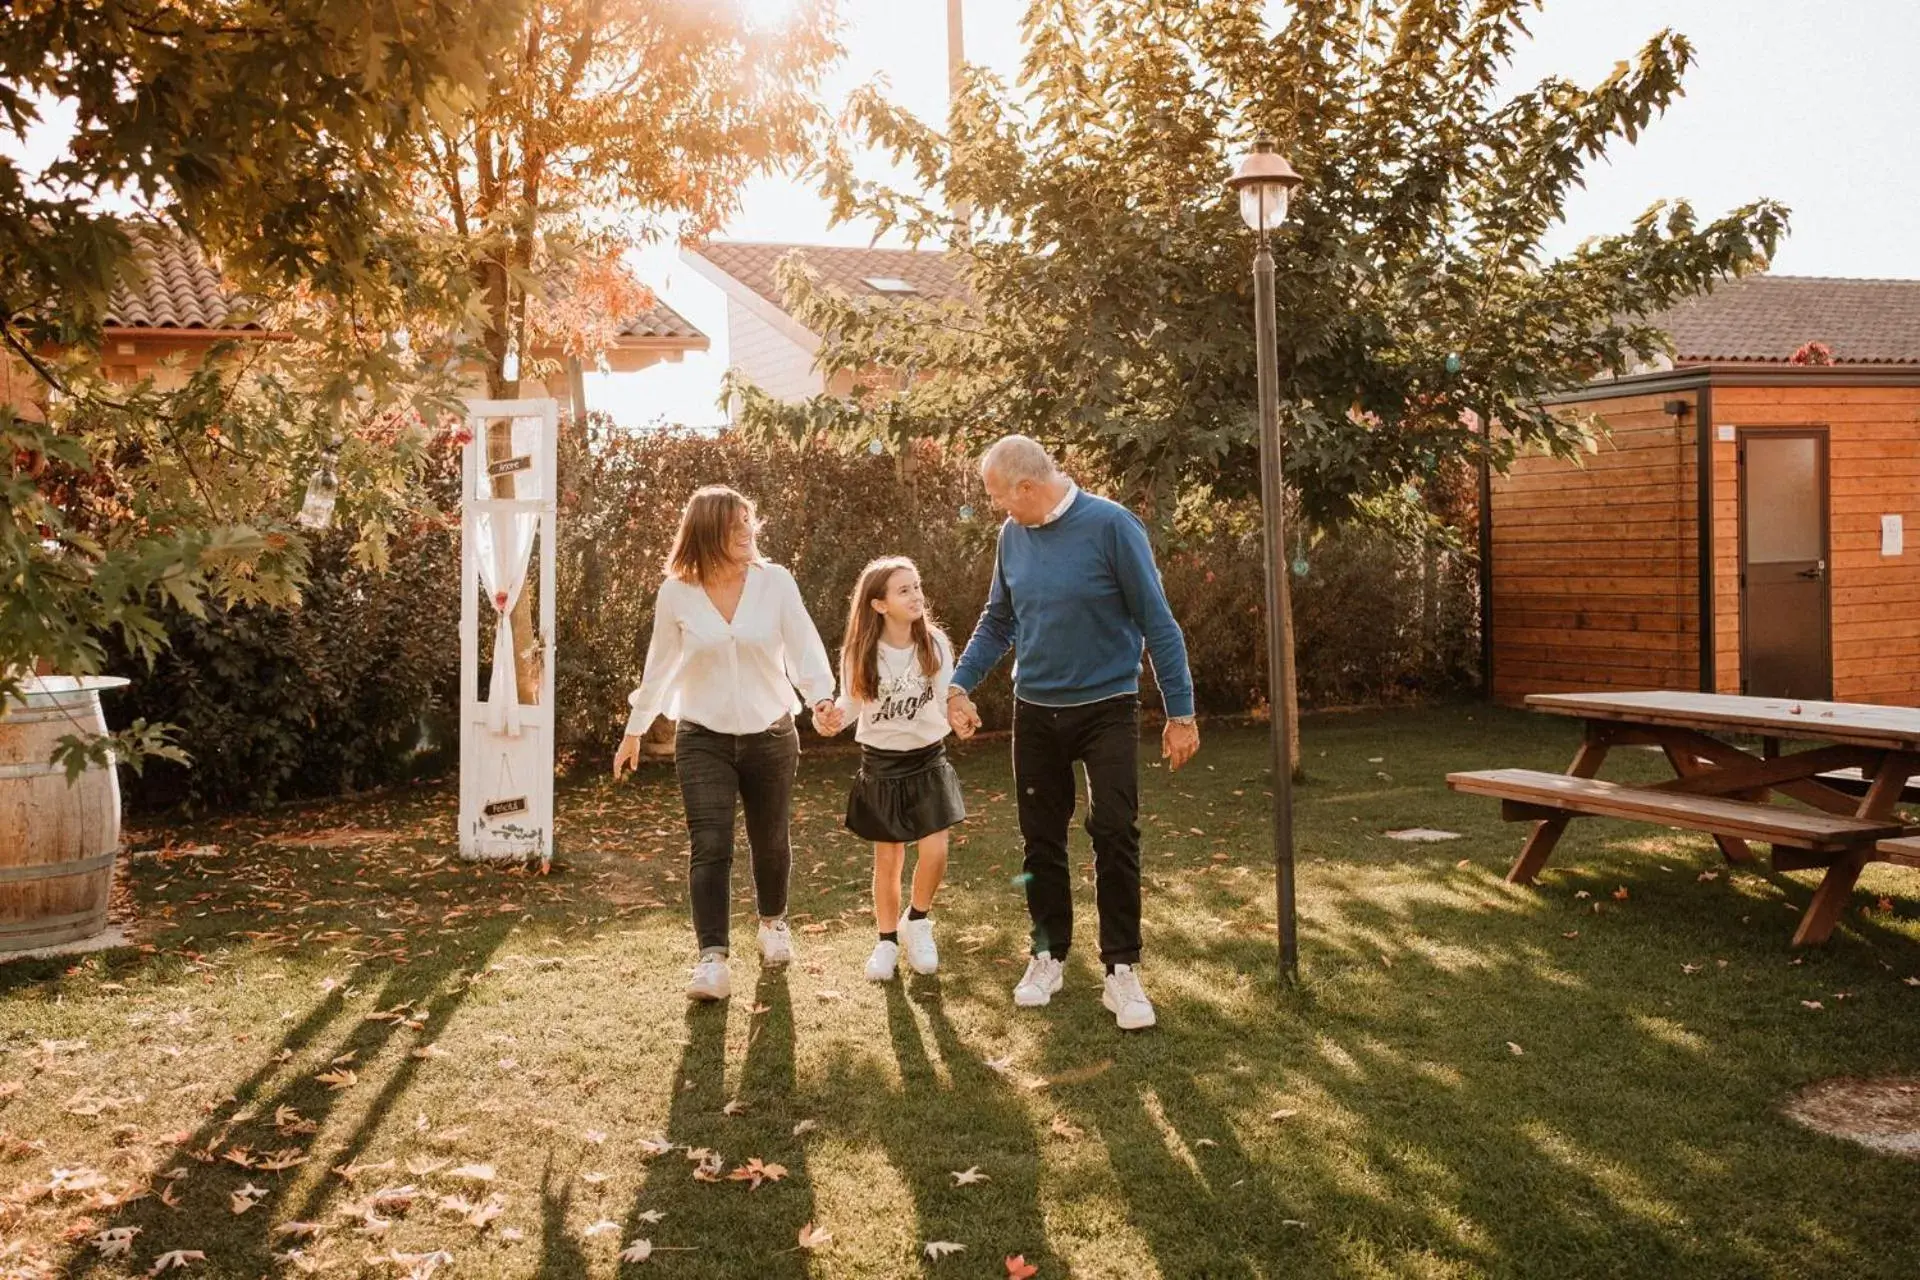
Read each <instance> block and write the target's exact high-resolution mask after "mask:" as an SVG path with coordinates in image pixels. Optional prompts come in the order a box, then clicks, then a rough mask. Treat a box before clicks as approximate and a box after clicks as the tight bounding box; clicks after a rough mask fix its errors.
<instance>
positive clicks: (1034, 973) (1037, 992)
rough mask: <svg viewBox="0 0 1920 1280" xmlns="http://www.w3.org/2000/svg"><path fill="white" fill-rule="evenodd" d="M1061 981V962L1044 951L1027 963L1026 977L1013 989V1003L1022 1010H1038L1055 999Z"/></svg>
mask: <svg viewBox="0 0 1920 1280" xmlns="http://www.w3.org/2000/svg"><path fill="white" fill-rule="evenodd" d="M1061 981H1062V978H1061V976H1060V962H1059V961H1058V960H1055V959H1054V958H1053V956H1052V954H1051V953H1050V952H1046V951H1042V952H1040V953H1039V954H1037V955H1035V956H1034V957H1033V959H1031V960H1029V961H1027V973H1026V976H1025V977H1023V978H1021V979H1020V985H1019V986H1017V987H1015V988H1014V989H1013V1002H1014V1003H1015V1004H1017V1005H1019V1006H1020V1007H1021V1008H1022V1009H1037V1008H1039V1007H1040V1006H1041V1005H1043V1004H1046V1003H1047V1002H1048V1001H1050V1000H1052V999H1053V993H1054V992H1056V991H1058V990H1059V989H1060V983H1061Z"/></svg>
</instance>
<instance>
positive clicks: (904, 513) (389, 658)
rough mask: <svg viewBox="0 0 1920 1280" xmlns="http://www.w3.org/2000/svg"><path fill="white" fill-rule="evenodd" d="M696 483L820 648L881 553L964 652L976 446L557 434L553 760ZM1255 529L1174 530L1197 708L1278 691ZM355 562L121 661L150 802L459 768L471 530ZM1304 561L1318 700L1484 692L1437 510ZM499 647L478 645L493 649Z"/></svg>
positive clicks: (1301, 657)
mask: <svg viewBox="0 0 1920 1280" xmlns="http://www.w3.org/2000/svg"><path fill="white" fill-rule="evenodd" d="M446 481H447V478H443V483H445V482H446ZM703 484H730V485H733V486H734V487H736V488H738V489H740V490H741V491H742V492H744V493H746V494H748V495H749V496H750V497H752V498H754V499H755V500H756V501H757V502H758V503H759V504H760V510H761V514H762V516H763V517H764V518H765V521H766V528H765V531H764V533H763V535H762V540H761V545H762V549H763V550H764V551H765V552H766V554H767V555H768V556H769V557H771V558H772V559H774V560H776V561H778V562H779V563H781V564H784V565H786V566H787V567H788V568H790V569H791V570H793V572H794V575H795V577H796V578H797V579H798V581H799V583H800V590H801V594H802V596H803V597H804V598H805V600H806V603H807V608H808V610H809V611H810V612H811V614H812V615H813V618H814V621H815V623H816V625H817V626H818V627H819V629H820V634H821V638H822V640H823V641H825V643H826V645H827V649H828V652H829V654H837V652H838V647H839V643H840V638H841V633H842V629H843V627H844V624H845V615H846V604H847V593H848V591H849V590H851V588H852V586H853V582H854V579H855V577H856V575H857V574H858V572H859V570H860V568H861V566H863V565H864V564H865V563H866V562H867V561H868V560H869V559H871V558H872V557H874V556H877V555H881V554H893V553H899V554H904V555H908V556H911V557H912V558H913V559H914V560H915V561H916V562H917V563H918V564H919V566H920V570H921V573H922V576H923V577H924V579H925V581H926V584H927V596H928V600H929V602H930V603H931V605H932V607H933V610H934V612H935V615H936V616H937V617H938V619H939V620H940V622H941V623H942V624H943V625H944V626H945V627H946V628H947V630H948V632H949V633H950V634H951V635H952V636H953V638H954V640H955V642H956V644H964V643H965V641H966V638H967V636H968V635H969V634H970V633H971V631H972V628H973V623H974V620H975V619H976V618H977V617H978V616H979V613H980V609H981V607H982V606H983V605H984V603H985V600H986V593H987V584H988V582H989V580H990V577H991V573H992V564H993V547H994V538H995V534H996V531H997V529H998V521H997V519H995V518H994V516H993V515H992V513H991V512H990V510H989V509H988V504H987V502H986V498H985V495H984V494H982V493H981V492H980V487H979V480H978V478H977V476H976V473H975V469H974V463H973V460H972V459H970V458H965V457H958V456H952V455H949V454H947V453H945V452H943V451H942V450H941V449H940V448H939V447H938V446H936V445H933V444H931V443H926V444H922V445H920V446H918V447H916V448H915V449H914V451H913V452H912V453H911V454H910V455H909V456H907V457H904V458H902V457H896V456H893V455H884V454H883V455H874V454H870V453H868V452H865V451H858V452H847V451H842V450H836V449H832V448H827V447H808V446H800V445H791V446H775V447H768V446H764V445H761V444H757V443H753V442H749V441H748V440H746V439H744V438H742V437H739V436H736V435H732V434H728V433H722V434H720V435H704V434H695V433H691V432H682V431H655V432H641V433H635V432H628V431H622V430H619V429H616V428H613V427H611V425H610V424H609V423H607V422H606V421H604V420H602V419H597V418H596V419H594V420H592V421H591V422H590V423H589V424H588V428H587V430H586V431H585V432H580V433H575V432H567V433H566V434H565V435H563V437H562V442H561V450H560V488H559V498H558V501H559V521H560V531H561V533H560V539H559V546H558V547H557V548H556V570H557V584H556V585H557V592H556V599H555V629H556V632H557V641H558V644H557V648H558V667H557V669H556V671H555V673H554V677H555V691H556V699H557V702H558V717H557V723H556V732H555V743H556V750H557V753H558V755H559V757H560V760H561V763H562V764H563V765H566V764H575V765H582V766H586V765H591V766H593V767H598V766H599V765H600V764H601V763H602V762H603V761H605V760H606V759H607V758H608V757H609V756H610V755H611V754H612V751H613V749H614V746H615V745H616V744H617V742H618V740H619V737H620V733H621V730H622V728H623V726H624V724H625V722H626V714H627V711H626V708H627V701H626V699H627V694H628V692H629V691H630V690H631V689H632V687H633V685H634V682H635V681H636V680H637V679H638V677H639V674H640V669H641V666H642V663H643V661H644V658H645V655H646V648H647V641H648V637H649V634H650V632H651V628H652V625H653V598H654V594H655V592H656V590H657V589H658V586H659V582H660V576H661V564H662V561H663V560H664V559H665V557H666V553H667V547H668V545H669V543H670V542H671V540H672V537H673V532H674V528H675V526H676V524H677V523H678V520H679V516H680V511H681V508H682V506H683V505H684V504H685V501H686V498H687V495H688V494H689V493H691V492H692V491H693V490H694V489H695V488H697V487H699V486H700V485H703ZM1089 484H1090V486H1091V487H1093V488H1095V489H1099V488H1101V487H1102V486H1101V485H1100V483H1099V481H1098V480H1097V479H1090V480H1089ZM444 496H445V497H446V498H448V499H450V498H451V496H452V490H451V489H450V488H449V489H448V491H447V493H446V494H445V495H444ZM1259 518H1260V516H1259V510H1258V508H1257V506H1253V505H1250V504H1228V503H1217V502H1213V501H1211V500H1209V499H1206V498H1205V496H1204V495H1198V496H1194V497H1190V498H1189V499H1188V500H1187V501H1186V502H1185V503H1183V505H1182V507H1181V509H1180V510H1179V512H1177V513H1176V516H1175V518H1174V520H1173V522H1172V524H1171V527H1170V528H1169V529H1167V530H1165V531H1163V532H1164V533H1165V535H1166V541H1165V545H1164V546H1163V548H1162V550H1161V553H1160V560H1161V565H1162V569H1163V573H1164V576H1165V579H1166V583H1167V593H1168V597H1169V599H1170V600H1171V601H1172V604H1173V608H1174V613H1175V616H1177V617H1178V618H1179V619H1180V622H1181V624H1182V626H1183V627H1184V629H1185V631H1186V635H1187V646H1188V650H1189V654H1190V658H1191V662H1192V666H1193V673H1194V683H1195V692H1196V695H1197V700H1198V703H1199V706H1200V708H1201V710H1202V711H1204V712H1208V713H1212V714H1222V713H1235V712H1243V711H1246V710H1249V709H1251V708H1254V707H1257V706H1260V705H1262V704H1263V703H1264V702H1265V696H1266V673H1265V655H1266V644H1265V634H1264V630H1263V614H1262V609H1263V601H1264V578H1263V572H1264V568H1263V561H1262V551H1261V545H1260V526H1259ZM349 551H350V548H349V546H348V545H347V540H346V538H345V537H344V536H336V537H335V538H332V539H329V540H324V541H323V542H322V544H321V545H320V546H319V548H318V549H317V552H316V556H315V561H314V566H313V574H312V582H311V583H310V585H309V586H308V588H307V590H306V592H305V598H304V601H303V603H302V604H301V606H300V607H299V608H297V609H294V610H290V611H272V610H265V609H229V610H224V611H218V612H213V613H210V614H209V615H208V617H206V618H205V619H195V618H191V617H188V616H187V615H185V614H183V613H178V612H175V613H174V614H172V615H170V617H169V626H170V628H171V630H172V632H173V637H174V646H173V649H172V650H171V651H170V652H169V653H168V654H166V656H165V657H163V658H162V659H161V660H160V662H159V664H158V665H157V666H156V667H155V669H154V670H153V671H152V672H150V673H149V672H147V671H145V670H144V668H142V667H140V666H139V665H138V664H137V663H134V662H132V661H131V660H129V659H126V658H125V657H124V656H123V657H122V658H121V659H120V660H119V661H118V662H117V663H116V664H115V670H116V671H118V672H119V673H121V674H126V675H130V676H132V677H134V686H133V688H132V689H131V690H129V691H127V692H126V693H122V694H117V695H114V698H115V701H113V702H111V703H110V704H109V714H110V715H113V716H114V717H115V719H116V721H119V720H121V719H122V718H125V719H130V718H132V717H133V716H136V715H138V716H145V717H146V718H148V719H149V720H166V721H171V722H173V723H174V724H176V725H179V726H180V728H181V733H180V742H181V744H182V745H183V746H184V747H185V748H186V749H187V750H188V752H189V753H190V754H191V755H192V757H193V765H192V767H191V769H181V768H179V767H178V766H170V765H164V764H155V765H153V766H151V767H150V768H149V771H148V774H147V776H146V777H145V778H140V779H129V787H130V791H131V793H132V794H133V795H134V797H135V799H136V800H137V801H138V802H140V803H142V804H145V805H154V804H171V803H180V802H185V803H189V804H192V805H197V806H209V805H213V806H234V805H243V804H260V803H266V802H270V801H274V800H278V799H283V798H290V797H299V796H317V795H326V794H332V793H336V792H340V791H351V790H355V789H358V788H364V787H369V786H375V785H379V784H381V783H385V782H391V781H395V780H399V779H403V778H408V777H413V776H418V775H420V774H422V773H423V772H427V771H431V770H433V769H436V768H446V767H450V766H452V765H453V764H454V763H455V762H456V761H457V758H458V751H457V746H458V743H457V715H456V713H457V710H458V674H459V656H460V646H459V615H460V609H459V604H460V602H459V598H458V595H457V592H456V590H455V583H456V581H457V575H458V568H457V566H458V537H457V532H456V529H455V528H450V527H444V526H441V525H434V526H430V527H422V528H421V529H419V530H416V531H415V532H414V533H413V534H411V535H409V536H407V537H404V538H401V539H400V540H399V541H398V542H397V544H396V546H395V548H394V554H393V562H392V568H391V570H390V572H389V573H387V574H385V575H380V574H373V573H369V572H366V571H364V570H361V569H358V568H355V567H354V566H353V565H352V563H351V558H350V555H349ZM1294 558H1295V559H1304V560H1305V561H1306V564H1307V572H1306V574H1305V576H1304V577H1296V578H1294V579H1293V601H1294V614H1295V631H1296V646H1297V648H1296V652H1297V655H1298V667H1299V679H1300V700H1301V704H1302V705H1303V706H1305V707H1309V708H1310V707H1316V706H1320V707H1325V706H1336V705H1351V704H1355V703H1365V702H1382V701H1396V700H1404V699H1408V698H1413V697H1420V696H1430V695H1434V694H1438V693H1444V692H1447V691H1450V690H1453V689H1458V688H1460V687H1463V686H1464V685H1466V684H1467V683H1469V682H1470V681H1471V678H1472V676H1473V673H1474V670H1475V655H1476V653H1477V649H1476V643H1477V642H1476V639H1475V630H1474V621H1475V609H1474V599H1473V585H1474V581H1473V567H1472V563H1471V561H1470V560H1469V559H1467V558H1466V557H1464V556H1462V555H1460V554H1459V553H1458V552H1456V551H1454V550H1451V549H1449V548H1448V547H1447V546H1446V544H1445V542H1444V540H1437V539H1435V538H1433V537H1432V536H1431V533H1430V531H1429V529H1428V528H1427V523H1426V522H1425V521H1424V520H1408V519H1404V518H1403V519H1397V520H1394V521H1381V522H1377V523H1374V524H1369V525H1356V526H1353V527H1350V528H1348V529H1345V530H1342V531H1339V532H1336V533H1328V534H1309V535H1307V536H1305V537H1303V538H1300V539H1297V540H1296V550H1295V552H1294ZM489 652H490V650H489V649H488V648H487V646H486V645H485V644H484V643H483V645H482V654H483V658H484V656H485V655H486V654H487V653H489ZM1011 667H1012V664H1011V663H1005V664H1003V665H1002V666H1001V668H1000V670H999V671H997V672H996V673H995V675H994V677H993V679H992V680H990V681H989V682H988V684H987V685H986V686H985V687H984V688H983V689H982V690H980V691H979V695H978V698H977V701H978V702H979V703H980V706H981V710H982V712H983V714H984V716H985V718H986V722H987V724H988V726H989V727H1004V726H1005V725H1006V724H1007V723H1008V722H1009V720H1010V718H1011V717H1010V711H1011V698H1012V691H1011V680H1010V671H1011ZM483 676H484V673H483ZM1148 701H1149V705H1151V703H1152V694H1151V692H1149V695H1148Z"/></svg>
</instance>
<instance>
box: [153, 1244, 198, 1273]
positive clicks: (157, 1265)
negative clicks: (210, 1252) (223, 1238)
mask: <svg viewBox="0 0 1920 1280" xmlns="http://www.w3.org/2000/svg"><path fill="white" fill-rule="evenodd" d="M206 1260H207V1255H206V1254H204V1253H202V1252H200V1250H198V1249H170V1250H168V1251H167V1252H165V1253H163V1254H161V1255H160V1256H159V1257H158V1258H155V1259H154V1262H153V1270H151V1271H149V1272H147V1274H148V1275H150V1276H157V1275H159V1274H160V1273H161V1272H162V1271H171V1270H173V1269H174V1268H175V1267H179V1268H181V1269H182V1270H185V1268H186V1265H187V1264H188V1263H189V1262H205V1261H206Z"/></svg>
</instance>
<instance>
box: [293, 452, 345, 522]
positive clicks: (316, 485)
mask: <svg viewBox="0 0 1920 1280" xmlns="http://www.w3.org/2000/svg"><path fill="white" fill-rule="evenodd" d="M333 464H334V455H333V450H331V449H329V450H327V451H326V452H325V453H323V454H321V455H320V465H318V466H317V467H315V468H314V469H313V474H312V475H311V476H308V477H307V497H306V501H305V502H303V503H301V504H300V515H299V516H298V517H297V520H298V523H299V524H300V526H301V527H302V528H306V529H313V530H316V531H319V530H324V529H327V528H330V527H331V526H332V524H333V507H334V503H335V502H336V501H338V499H339V497H340V476H339V474H338V473H337V472H335V471H334V469H333Z"/></svg>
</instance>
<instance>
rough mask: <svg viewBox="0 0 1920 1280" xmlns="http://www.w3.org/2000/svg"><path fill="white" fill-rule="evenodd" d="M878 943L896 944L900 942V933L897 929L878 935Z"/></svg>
mask: <svg viewBox="0 0 1920 1280" xmlns="http://www.w3.org/2000/svg"><path fill="white" fill-rule="evenodd" d="M880 941H882V942H893V943H897V942H899V941H900V931H899V930H898V929H894V930H891V931H889V932H887V933H883V934H881V935H880Z"/></svg>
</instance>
